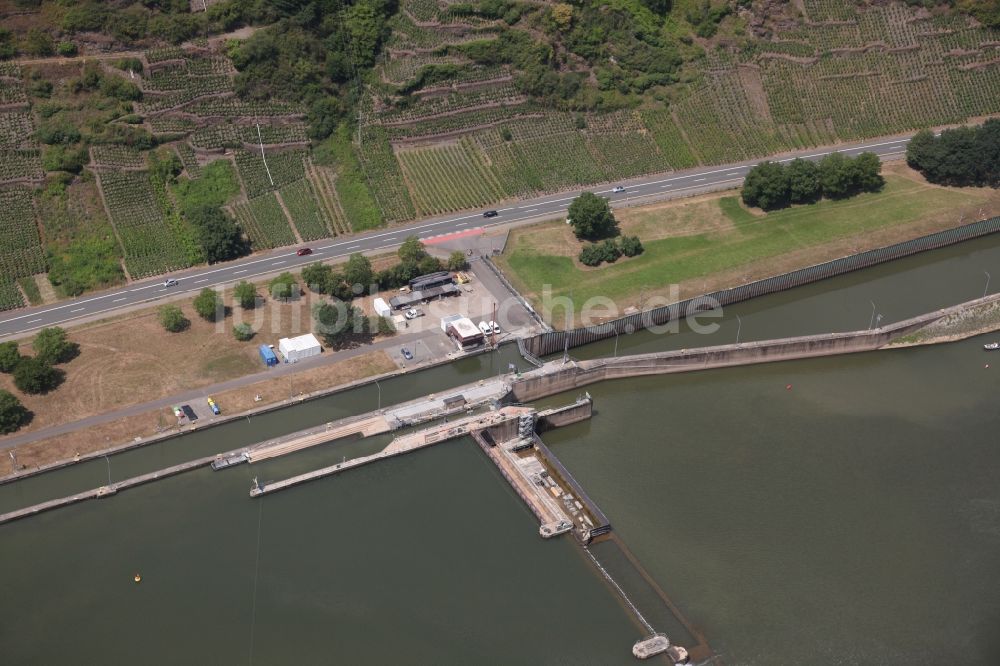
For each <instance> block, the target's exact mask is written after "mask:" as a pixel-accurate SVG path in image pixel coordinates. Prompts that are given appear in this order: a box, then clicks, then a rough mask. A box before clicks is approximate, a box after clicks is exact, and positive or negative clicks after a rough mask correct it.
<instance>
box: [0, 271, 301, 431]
mask: <svg viewBox="0 0 1000 666" xmlns="http://www.w3.org/2000/svg"><path fill="white" fill-rule="evenodd" d="M261 292H263V289H261ZM224 298H225V300H226V302H227V303H229V304H231V303H232V298H231V293H230V292H226V293H225V296H224ZM313 302H315V300H314V297H312V296H311V295H307V296H304V297H303V298H301V299H299V300H298V301H295V302H290V303H279V302H275V301H272V300H271V299H268V300H267V301H266V302H265V303H264V304H263V306H262V307H260V308H257V309H256V310H252V311H242V310H240V309H239V307H235V308H233V309H232V313H231V314H230V316H227V317H226V319H225V320H224V321H223V322H221V323H218V324H217V323H214V322H208V321H205V320H203V319H202V318H201V317H199V316H198V315H197V314H196V313H195V312H194V308H193V306H192V305H191V299H185V300H182V301H177V302H176V304H177V305H179V306H180V307H181V309H182V310H183V311H184V314H185V315H186V316H187V317H188V318H189V319H190V320H191V327H190V328H189V329H188V330H186V331H184V332H181V333H168V332H167V331H165V330H164V329H163V327H162V326H161V325H160V323H159V321H158V320H157V311H158V308H149V309H144V310H139V311H135V312H131V313H128V314H123V315H120V316H118V317H116V318H113V319H109V320H103V321H99V322H94V323H90V324H83V325H80V326H77V327H73V328H71V329H69V331H70V339H72V340H73V341H74V342H77V343H78V344H79V345H80V355H79V356H78V357H77V358H75V359H74V360H72V361H70V362H69V363H67V364H66V365H64V366H61V367H62V368H63V369H64V370H65V371H66V381H65V383H63V385H62V386H60V387H59V388H58V389H56V390H55V391H53V392H52V393H50V394H48V395H42V396H32V395H24V394H22V393H21V392H20V391H17V389H16V388H14V385H13V381H12V379H11V377H10V375H0V388H5V389H8V390H10V391H12V392H14V393H15V394H16V395H17V396H18V397H19V398H20V399H21V401H22V402H23V403H24V405H25V406H26V407H27V408H28V409H30V410H31V411H32V412H34V414H35V416H34V419H33V420H32V422H31V423H30V424H29V425H28V426H27V427H25V428H23V429H22V430H21V431H19V433H24V432H31V431H33V430H38V429H41V428H46V427H49V426H53V425H58V424H62V423H67V422H70V421H76V420H79V419H82V418H86V417H88V416H92V415H94V414H100V413H103V412H108V411H111V410H114V409H120V408H122V407H126V406H128V405H133V404H137V403H142V402H147V401H150V400H155V399H158V398H163V397H165V396H168V395H172V394H174V393H179V392H182V391H188V390H191V389H195V388H199V387H202V386H207V385H210V384H215V383H218V382H222V381H226V380H229V379H234V378H236V377H242V376H245V375H248V374H251V373H254V372H260V371H262V370H263V369H264V368H263V365H262V363H261V361H260V358H259V356H258V352H257V347H258V346H259V345H260V344H262V343H269V344H277V341H278V339H279V338H282V337H288V336H294V335H301V334H303V333H308V332H309V331H310V330H311V324H312V319H311V314H310V306H311V304H312V303H313ZM240 321H247V322H249V323H251V324H252V325H253V327H254V329H255V330H256V331H257V335H256V336H255V337H254V338H253V339H252V340H250V341H249V342H239V341H237V340H236V339H235V338H234V337H233V333H232V328H233V325H234V324H235V323H239V322H240ZM21 353H22V354H25V355H30V354H31V353H32V351H31V343H30V341H27V342H25V343H23V344H22V346H21ZM0 441H3V439H2V438H0Z"/></svg>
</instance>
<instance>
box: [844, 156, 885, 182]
mask: <svg viewBox="0 0 1000 666" xmlns="http://www.w3.org/2000/svg"><path fill="white" fill-rule="evenodd" d="M851 166H852V168H853V171H854V173H853V176H854V186H855V187H856V188H857V190H858V191H859V192H878V191H879V190H881V189H882V188H883V187H884V186H885V178H883V177H882V175H881V173H879V172H880V171H882V161H881V160H880V159H879V158H878V155H876V154H875V153H869V152H864V153H861V154H860V155H858V156H857V157H855V158H854V160H853V163H852V165H851Z"/></svg>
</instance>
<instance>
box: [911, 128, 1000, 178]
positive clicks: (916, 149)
mask: <svg viewBox="0 0 1000 666" xmlns="http://www.w3.org/2000/svg"><path fill="white" fill-rule="evenodd" d="M906 163H907V164H909V165H910V167H912V168H914V169H916V170H917V171H919V172H920V173H922V174H923V175H924V178H926V179H927V180H929V181H930V182H932V183H938V184H940V185H957V186H965V185H979V186H984V185H985V186H989V187H1000V120H998V119H996V118H991V119H990V120H987V121H986V122H985V123H983V124H982V125H980V126H978V127H957V128H955V129H950V130H944V131H943V132H941V135H940V136H934V133H933V132H931V131H930V130H922V131H920V132H917V134H916V136H914V137H913V138H912V139H911V140H910V143H909V144H908V145H907V146H906Z"/></svg>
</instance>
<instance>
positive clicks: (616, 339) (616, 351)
mask: <svg viewBox="0 0 1000 666" xmlns="http://www.w3.org/2000/svg"><path fill="white" fill-rule="evenodd" d="M615 358H618V329H617V328H616V329H615Z"/></svg>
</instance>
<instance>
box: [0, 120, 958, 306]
mask: <svg viewBox="0 0 1000 666" xmlns="http://www.w3.org/2000/svg"><path fill="white" fill-rule="evenodd" d="M935 134H939V132H935ZM909 141H910V139H909V138H901V139H894V140H890V141H880V142H876V143H869V144H861V145H858V146H853V147H850V148H841V149H840V151H842V152H858V151H866V150H874V149H877V148H880V147H888V146H898V147H902V146H905V145H906V144H907V143H908V142H909ZM831 152H837V151H836V150H835V151H823V152H817V153H811V154H808V155H800V156H798V157H802V158H804V159H810V158H814V157H823V156H825V155H829V154H830V153H831ZM876 152H877V151H876ZM902 152H903V151H895V152H891V153H883V154H882V156H895V155H900V154H902ZM793 159H796V158H795V157H790V158H784V159H781V160H776V161H779V162H789V161H791V160H793ZM739 166H740V167H742V168H749V167H750V166H752V165H739ZM732 168H733V167H732V166H729V167H725V168H722V169H716V170H713V171H703V172H700V173H701V174H703V175H706V176H707V175H711V174H715V173H722V172H725V171H726V170H727V169H732ZM692 175H696V174H687V175H683V176H673V177H670V178H666V179H663V180H652V181H646V182H643V183H637V184H635V185H633V186H632V187H640V188H651V187H652V186H654V185H660V186H661V187H660V189H666V186H664V185H662V183H667V182H673V181H677V180H683V179H686V178H690V177H691V176H692ZM726 175H729V174H726ZM578 195H579V192H577V193H574V194H573V195H572V196H567V197H562V198H558V199H549V200H545V201H540V202H538V205H539V206H549V205H552V204H557V203H559V202H562V201H569V200H571V199H575V198H576V196H578ZM640 196H641V195H640ZM526 205H531V204H526ZM501 210H511V209H510V208H504V209H501ZM557 210H558V209H557ZM498 212H499V211H498ZM552 212H556V211H555V210H554V211H552ZM480 215H481V214H479V213H472V214H469V215H464V216H460V217H453V218H448V219H445V220H437V221H435V222H428V223H426V224H421V225H415V226H412V227H407V228H406V229H405V230H404V231H406V232H414V231H417V230H419V229H426V228H429V227H436V226H440V225H446V224H452V223H455V222H458V221H461V220H468V219H472V218H477V217H479V216H480ZM508 221H509V220H496V221H494V222H492V223H490V222H487V223H486V224H485V225H484V226H495V225H498V224H505V223H507V222H508ZM397 233H399V231H398V230H396V231H388V232H382V233H377V234H370V235H368V236H364V237H362V238H360V239H359V240H361V241H362V242H364V241H371V240H374V239H376V238H383V237H386V236H393V235H395V234H397ZM343 244H344V243H343V242H341V243H333V244H331V245H327V246H324V247H323V248H320V249H336V248H339V247H341V246H342V245H343ZM385 247H388V246H379V247H376V248H371V249H384V248H385ZM335 256H342V255H335ZM273 258H274V257H273V256H271V257H262V258H260V259H256V260H253V261H248V262H245V263H243V264H242V265H243V266H252V265H254V264H257V263H261V262H266V261H271V260H273ZM237 265H240V264H237ZM231 269H232V266H222V267H220V268H216V269H212V270H209V271H204V272H200V273H196V274H194V275H192V276H189V277H198V276H205V275H211V274H215V273H218V272H221V271H230V270H231ZM243 272H246V271H243ZM266 272H267V271H264V272H262V273H256V274H255V275H263V274H265V273H266ZM233 274H239V273H238V272H235V271H234V273H233ZM157 286H158V285H157V284H148V285H145V286H142V287H137V288H134V289H129V290H128V291H129V292H130V293H135V292H139V291H145V290H147V289H153V288H156V287H157ZM160 291H163V290H160ZM185 291H186V290H185ZM120 293H122V292H120V291H119V292H112V293H110V294H103V295H100V296H94V297H92V298H89V299H85V300H82V301H76V302H74V303H65V304H63V305H57V306H53V307H51V308H47V309H46V310H43V311H41V314H50V313H53V312H57V311H59V310H62V309H64V308H68V307H71V306H73V305H79V304H82V303H88V302H92V301H98V300H101V299H105V298H111V297H113V296H117V295H118V294H120ZM112 302H118V301H112ZM112 309H116V308H112ZM106 311H107V310H102V311H101V312H106ZM35 314H39V313H38V312H32V313H29V314H23V315H19V316H17V317H11V318H10V319H5V320H0V325H2V324H9V323H11V322H14V321H18V320H21V319H25V318H26V317H31V316H33V315H35ZM29 323H30V322H29Z"/></svg>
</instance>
